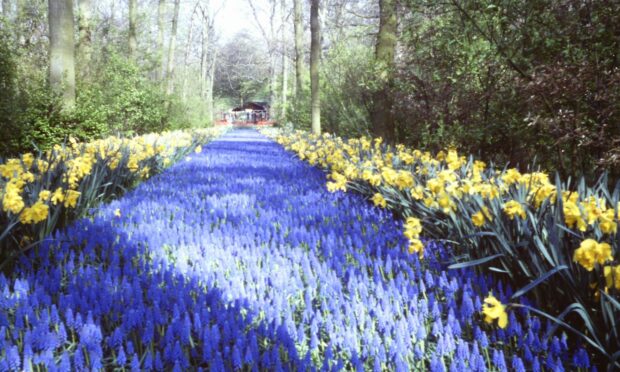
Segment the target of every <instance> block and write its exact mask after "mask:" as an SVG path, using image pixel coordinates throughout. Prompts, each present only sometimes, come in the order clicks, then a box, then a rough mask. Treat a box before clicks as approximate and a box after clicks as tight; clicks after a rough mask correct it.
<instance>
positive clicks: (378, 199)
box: [370, 193, 387, 208]
mask: <svg viewBox="0 0 620 372" xmlns="http://www.w3.org/2000/svg"><path fill="white" fill-rule="evenodd" d="M370 200H372V202H373V203H374V204H375V205H376V206H377V207H381V208H386V207H387V201H386V200H385V198H384V197H383V195H381V193H375V194H374V195H373V196H372V198H371V199H370Z"/></svg>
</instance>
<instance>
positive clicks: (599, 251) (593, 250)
mask: <svg viewBox="0 0 620 372" xmlns="http://www.w3.org/2000/svg"><path fill="white" fill-rule="evenodd" d="M611 260H613V256H612V255H611V246H610V245H609V244H607V243H598V242H597V241H596V240H594V239H586V240H584V241H582V242H581V244H580V245H579V248H577V249H576V250H575V253H574V255H573V261H575V262H577V263H579V264H580V265H581V266H583V267H584V268H585V269H586V270H588V271H592V270H593V269H594V265H595V264H600V265H602V264H604V263H605V262H607V261H611Z"/></svg>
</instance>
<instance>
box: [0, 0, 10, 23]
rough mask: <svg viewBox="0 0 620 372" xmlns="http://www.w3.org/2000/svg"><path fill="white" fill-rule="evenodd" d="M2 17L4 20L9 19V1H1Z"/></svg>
mask: <svg viewBox="0 0 620 372" xmlns="http://www.w3.org/2000/svg"><path fill="white" fill-rule="evenodd" d="M2 15H4V18H5V19H9V18H11V0H2Z"/></svg>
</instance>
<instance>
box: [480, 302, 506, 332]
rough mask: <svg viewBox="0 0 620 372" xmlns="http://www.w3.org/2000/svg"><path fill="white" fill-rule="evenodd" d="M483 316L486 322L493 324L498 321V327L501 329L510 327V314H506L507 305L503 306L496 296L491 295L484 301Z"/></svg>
mask: <svg viewBox="0 0 620 372" xmlns="http://www.w3.org/2000/svg"><path fill="white" fill-rule="evenodd" d="M482 314H483V315H484V321H485V322H487V323H489V324H493V321H495V320H497V325H498V326H499V327H500V328H506V326H507V325H508V314H507V313H506V305H504V304H502V303H501V302H500V301H499V300H498V299H497V298H495V296H493V295H492V294H490V295H489V296H487V298H485V299H484V304H483V305H482Z"/></svg>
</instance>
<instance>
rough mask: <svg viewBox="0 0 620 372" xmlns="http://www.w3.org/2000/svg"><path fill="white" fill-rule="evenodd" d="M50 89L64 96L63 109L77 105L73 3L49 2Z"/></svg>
mask: <svg viewBox="0 0 620 372" xmlns="http://www.w3.org/2000/svg"><path fill="white" fill-rule="evenodd" d="M48 6H49V12H48V21H49V37H50V50H49V58H50V71H49V79H50V88H51V89H52V92H54V93H57V94H60V95H61V96H62V105H63V109H67V108H72V107H73V106H74V105H75V45H74V41H73V27H74V25H73V1H72V0H49V1H48Z"/></svg>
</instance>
